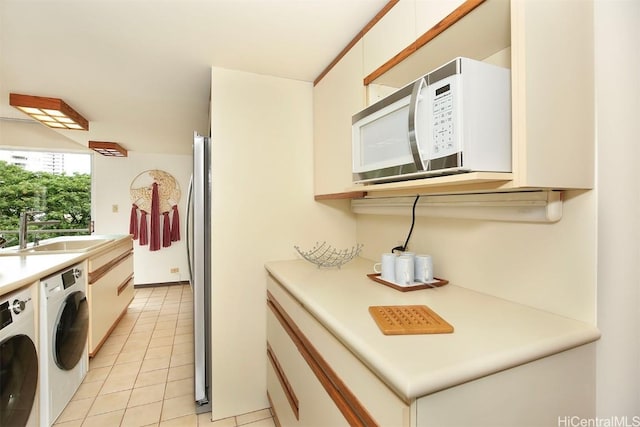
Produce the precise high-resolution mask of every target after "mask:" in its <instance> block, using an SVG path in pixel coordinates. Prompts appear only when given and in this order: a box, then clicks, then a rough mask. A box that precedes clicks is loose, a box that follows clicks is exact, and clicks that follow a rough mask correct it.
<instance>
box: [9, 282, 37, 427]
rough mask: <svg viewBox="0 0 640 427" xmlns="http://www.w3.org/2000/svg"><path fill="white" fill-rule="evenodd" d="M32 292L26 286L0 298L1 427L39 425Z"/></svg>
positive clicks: (31, 288)
mask: <svg viewBox="0 0 640 427" xmlns="http://www.w3.org/2000/svg"><path fill="white" fill-rule="evenodd" d="M32 292H33V287H32V286H29V287H27V288H22V289H19V290H17V291H14V292H11V293H9V294H5V295H2V296H0V426H29V427H37V426H38V425H39V422H38V409H39V407H38V403H39V399H38V393H37V391H38V350H37V348H38V346H37V340H36V326H35V324H36V322H35V310H34V300H33V299H32Z"/></svg>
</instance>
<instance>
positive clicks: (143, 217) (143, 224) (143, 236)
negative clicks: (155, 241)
mask: <svg viewBox="0 0 640 427" xmlns="http://www.w3.org/2000/svg"><path fill="white" fill-rule="evenodd" d="M140 212H141V214H140V246H145V245H146V244H148V243H149V237H148V235H147V213H146V212H145V211H143V210H142V209H140Z"/></svg>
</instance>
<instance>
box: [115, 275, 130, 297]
mask: <svg viewBox="0 0 640 427" xmlns="http://www.w3.org/2000/svg"><path fill="white" fill-rule="evenodd" d="M132 283H133V273H132V274H131V275H130V276H129V277H128V278H127V279H126V280H125V281H124V282H122V283H121V284H120V285H119V286H118V295H120V294H121V293H123V292H124V290H125V289H127V287H128V286H130V285H131V284H132Z"/></svg>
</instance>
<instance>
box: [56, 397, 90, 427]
mask: <svg viewBox="0 0 640 427" xmlns="http://www.w3.org/2000/svg"><path fill="white" fill-rule="evenodd" d="M92 403H93V397H91V398H88V399H80V400H72V401H71V402H69V404H68V405H67V407H66V408H64V411H62V413H61V414H60V416H59V417H58V419H57V420H56V422H58V423H64V422H67V421H74V420H82V419H83V418H84V417H86V416H87V413H88V412H89V408H91V404H92Z"/></svg>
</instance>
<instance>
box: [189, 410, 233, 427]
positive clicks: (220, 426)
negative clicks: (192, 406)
mask: <svg viewBox="0 0 640 427" xmlns="http://www.w3.org/2000/svg"><path fill="white" fill-rule="evenodd" d="M202 426H207V427H236V417H229V418H223V419H221V420H217V421H211V413H205V414H198V427H202Z"/></svg>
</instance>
